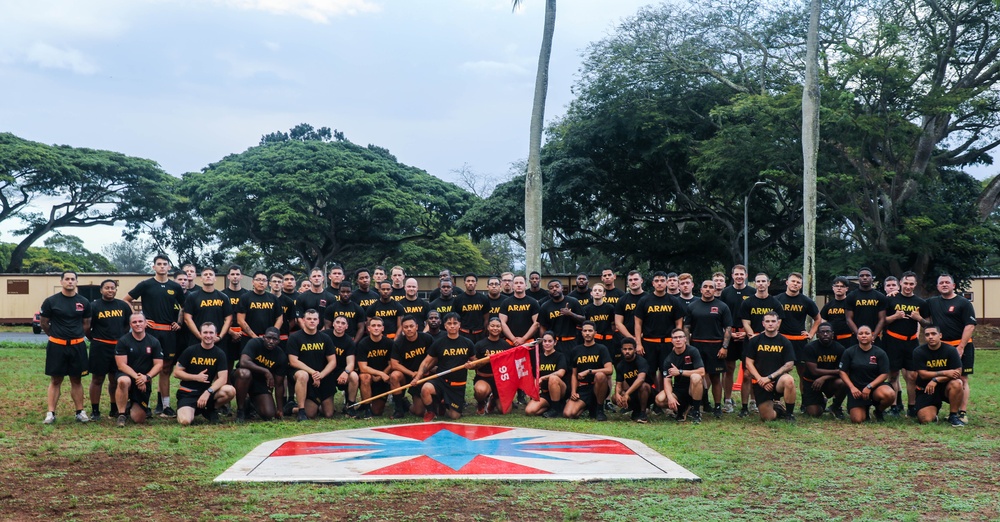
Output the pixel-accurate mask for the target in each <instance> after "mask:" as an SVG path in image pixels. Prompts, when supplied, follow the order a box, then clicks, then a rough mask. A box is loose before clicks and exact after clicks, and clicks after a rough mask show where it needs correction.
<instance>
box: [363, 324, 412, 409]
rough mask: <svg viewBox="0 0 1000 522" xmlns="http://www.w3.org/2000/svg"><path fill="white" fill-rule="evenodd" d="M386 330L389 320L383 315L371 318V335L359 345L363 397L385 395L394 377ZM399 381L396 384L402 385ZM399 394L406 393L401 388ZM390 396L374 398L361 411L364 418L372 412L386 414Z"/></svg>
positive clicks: (390, 342)
mask: <svg viewBox="0 0 1000 522" xmlns="http://www.w3.org/2000/svg"><path fill="white" fill-rule="evenodd" d="M383 331H385V323H384V322H383V321H382V318H381V317H370V318H368V335H367V336H365V337H364V338H362V339H361V341H360V342H359V343H358V346H357V348H356V349H355V357H356V358H357V361H358V375H359V376H360V377H361V400H367V399H370V398H372V397H374V396H376V395H381V394H383V393H385V392H387V391H389V389H390V386H391V383H392V377H390V375H389V372H390V371H391V369H390V364H389V359H390V355H391V354H392V341H390V340H389V339H387V338H386V337H385V336H384V335H382V332H383ZM401 385H402V384H401V383H398V382H397V383H396V385H395V386H392V387H393V388H395V387H398V386H401ZM398 395H402V392H399V393H398ZM386 400H387V399H386V398H385V397H383V398H381V399H378V400H376V401H373V402H370V403H368V404H367V406H365V409H364V410H363V411H362V412H361V416H362V418H371V416H372V415H382V412H383V411H384V410H385V404H386Z"/></svg>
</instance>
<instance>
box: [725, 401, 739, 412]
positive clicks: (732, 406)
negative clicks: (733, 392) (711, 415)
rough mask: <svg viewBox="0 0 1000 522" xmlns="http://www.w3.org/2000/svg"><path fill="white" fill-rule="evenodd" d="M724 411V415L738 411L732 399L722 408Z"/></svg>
mask: <svg viewBox="0 0 1000 522" xmlns="http://www.w3.org/2000/svg"><path fill="white" fill-rule="evenodd" d="M722 411H723V412H724V413H732V412H734V411H736V405H735V404H734V403H733V400H732V399H726V401H725V404H723V406H722Z"/></svg>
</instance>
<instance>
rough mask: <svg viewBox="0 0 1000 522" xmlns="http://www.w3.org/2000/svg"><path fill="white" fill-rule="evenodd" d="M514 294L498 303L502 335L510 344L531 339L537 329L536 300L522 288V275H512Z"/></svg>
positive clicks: (520, 343) (514, 344) (517, 343)
mask: <svg viewBox="0 0 1000 522" xmlns="http://www.w3.org/2000/svg"><path fill="white" fill-rule="evenodd" d="M513 284H514V295H512V296H510V297H508V298H506V299H504V301H503V303H501V304H500V324H501V325H502V327H503V334H504V337H506V338H507V344H510V345H511V346H518V345H522V344H524V343H526V342H528V341H530V340H531V338H532V336H533V335H534V334H535V332H536V331H537V330H538V301H536V300H534V299H532V298H531V297H528V295H527V294H526V293H525V290H524V276H514V283H513Z"/></svg>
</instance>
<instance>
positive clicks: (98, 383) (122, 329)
mask: <svg viewBox="0 0 1000 522" xmlns="http://www.w3.org/2000/svg"><path fill="white" fill-rule="evenodd" d="M117 294H118V283H117V282H116V281H115V280H114V279H105V280H104V281H102V282H101V298H100V299H95V300H93V301H91V303H90V308H91V314H92V315H91V318H90V330H89V331H88V332H87V337H89V338H90V361H89V364H88V365H87V368H88V369H89V370H90V408H91V419H92V420H99V419H100V418H101V388H103V387H104V379H105V377H106V376H107V375H111V376H112V377H114V375H115V372H117V371H118V365H117V364H116V363H115V345H116V344H118V339H119V338H120V337H121V336H123V335H125V334H126V333H127V332H128V329H129V324H128V322H129V316H130V315H132V307H131V306H129V305H128V303H126V302H125V301H122V300H121V299H116V298H115V296H116V295H117ZM116 386H117V384H116V383H115V382H114V379H108V398H109V399H110V402H111V416H112V417H117V416H118V407H117V406H116V405H115V387H116Z"/></svg>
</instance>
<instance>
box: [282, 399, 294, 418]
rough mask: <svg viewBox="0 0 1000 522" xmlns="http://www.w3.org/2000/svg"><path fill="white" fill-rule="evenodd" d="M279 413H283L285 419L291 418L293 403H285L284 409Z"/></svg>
mask: <svg viewBox="0 0 1000 522" xmlns="http://www.w3.org/2000/svg"><path fill="white" fill-rule="evenodd" d="M281 413H283V414H284V415H285V417H291V416H292V415H294V414H295V403H294V402H291V401H288V402H286V403H285V407H284V408H283V409H282V410H281Z"/></svg>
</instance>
